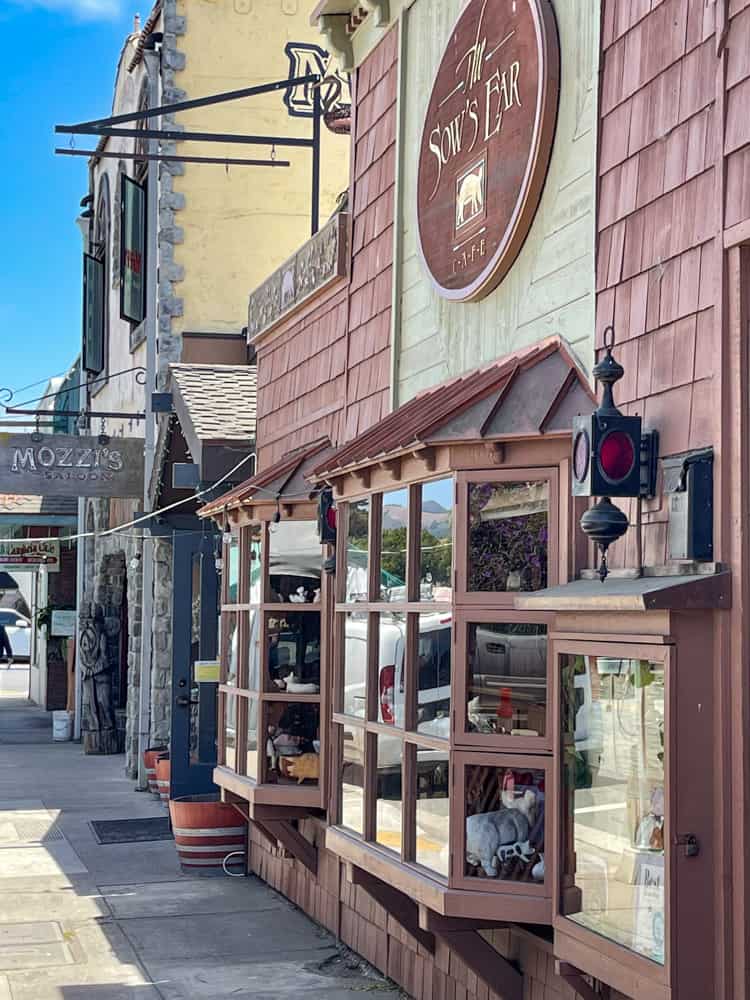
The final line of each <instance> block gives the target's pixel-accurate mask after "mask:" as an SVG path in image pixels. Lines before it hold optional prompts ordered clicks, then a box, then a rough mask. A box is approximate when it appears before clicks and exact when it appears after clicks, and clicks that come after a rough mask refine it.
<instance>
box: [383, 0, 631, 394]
mask: <svg viewBox="0 0 750 1000" xmlns="http://www.w3.org/2000/svg"><path fill="white" fill-rule="evenodd" d="M628 2H629V3H630V0H628ZM552 5H553V7H554V10H555V17H556V20H557V23H558V26H559V34H560V45H561V52H562V65H563V72H562V74H561V92H560V105H559V116H558V122H557V129H556V135H555V144H554V148H553V153H552V159H551V162H550V168H549V171H548V175H547V181H546V186H545V190H544V193H543V195H542V198H541V202H540V205H539V210H538V212H537V215H536V217H535V220H534V223H533V225H532V228H531V231H530V233H529V236H528V238H527V239H526V242H525V244H524V246H523V248H522V249H521V252H520V254H519V256H518V259H517V260H516V261H515V263H514V264H513V266H512V267H511V269H510V271H509V272H508V274H507V275H506V277H505V278H504V280H503V281H502V283H501V284H500V286H499V287H498V288H497V289H496V290H495V291H494V292H492V293H491V294H490V295H489V296H488V297H487V298H485V299H483V300H482V301H480V302H477V303H470V304H467V303H452V302H448V301H446V300H445V299H442V298H441V297H440V296H439V295H438V294H437V292H436V291H435V290H434V289H433V287H432V285H431V283H430V280H429V278H428V276H427V273H426V271H425V269H424V267H423V265H422V262H421V259H420V255H419V249H418V238H417V225H416V202H417V198H416V184H417V163H418V150H419V144H420V142H421V134H422V126H423V120H424V113H425V107H426V104H427V101H428V99H429V95H430V90H431V86H432V81H433V78H434V74H435V71H436V69H437V66H438V65H439V62H440V59H441V56H442V53H443V48H444V46H445V44H446V41H447V40H448V38H449V36H450V31H451V27H452V25H453V23H454V21H455V19H456V18H457V16H458V14H459V13H460V11H461V8H462V7H463V2H462V0H440V2H436V0H416V2H415V3H414V4H412V5H411V6H410V7H409V10H408V12H407V14H406V17H405V31H406V41H405V47H406V56H405V58H406V64H405V74H406V79H405V93H406V94H407V95H408V96H407V100H406V102H405V108H404V112H403V134H404V141H403V151H402V154H401V161H400V170H401V175H400V176H401V195H400V201H401V204H402V209H403V210H402V217H401V219H400V220H399V221H400V225H401V233H400V238H401V247H402V249H401V255H400V256H401V259H400V260H399V261H398V262H397V263H396V266H397V267H398V268H399V269H400V270H399V282H398V283H399V285H400V309H401V315H400V324H399V329H398V331H397V334H396V336H397V342H396V345H395V352H396V358H395V367H396V371H397V378H396V385H395V387H394V390H395V391H394V396H395V402H396V404H397V405H398V404H401V403H404V402H406V401H407V400H408V399H410V398H411V397H412V396H414V395H415V394H416V393H417V392H420V391H421V390H422V389H425V388H428V387H429V386H432V385H435V384H436V383H439V382H442V381H444V380H445V379H446V378H450V377H452V376H454V375H458V374H461V373H462V372H465V371H468V370H470V369H472V368H476V367H478V366H479V365H483V364H486V363H488V362H491V361H494V360H495V359H496V358H501V357H503V356H504V355H507V354H510V353H512V352H513V351H516V350H518V349H520V348H523V347H526V346H528V345H531V344H534V343H536V342H538V341H540V340H543V339H545V338H546V337H548V336H550V335H552V334H559V335H560V336H562V337H565V339H566V340H567V341H568V342H569V343H570V344H572V345H574V347H575V350H576V353H577V355H578V357H579V358H580V359H581V361H582V362H583V364H584V365H586V366H587V367H589V366H590V365H591V363H592V361H593V323H594V288H593V270H594V267H593V261H594V194H595V186H596V173H595V143H596V128H595V123H596V108H597V51H598V35H599V15H600V0H576V2H575V3H570V2H568V0H553V4H552ZM619 137H621V136H619ZM625 143H626V144H627V130H625ZM626 157H627V145H626V146H625V149H624V152H623V159H624V158H626Z"/></svg>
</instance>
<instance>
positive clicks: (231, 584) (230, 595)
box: [225, 535, 240, 604]
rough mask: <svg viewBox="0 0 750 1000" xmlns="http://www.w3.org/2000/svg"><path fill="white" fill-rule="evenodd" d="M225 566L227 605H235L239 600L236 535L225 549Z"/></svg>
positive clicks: (238, 558) (238, 560)
mask: <svg viewBox="0 0 750 1000" xmlns="http://www.w3.org/2000/svg"><path fill="white" fill-rule="evenodd" d="M225 552H226V560H227V561H226V566H227V574H228V579H227V604H237V603H238V602H239V599H240V543H239V539H238V538H237V536H236V535H232V540H231V541H230V543H229V545H227V546H226V547H225Z"/></svg>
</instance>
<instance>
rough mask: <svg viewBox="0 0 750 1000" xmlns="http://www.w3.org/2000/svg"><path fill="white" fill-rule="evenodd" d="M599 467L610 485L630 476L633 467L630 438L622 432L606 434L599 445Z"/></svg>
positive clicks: (632, 448) (633, 450)
mask: <svg viewBox="0 0 750 1000" xmlns="http://www.w3.org/2000/svg"><path fill="white" fill-rule="evenodd" d="M599 465H600V467H601V470H602V472H603V473H604V475H605V476H606V478H607V479H609V481H610V482H612V483H619V482H621V480H623V479H625V477H626V476H628V475H630V473H631V472H632V469H633V466H634V465H635V448H634V447H633V441H632V438H631V437H630V436H629V435H628V434H626V433H625V432H624V431H612V432H611V433H610V434H607V436H606V437H605V438H604V439H603V440H602V443H601V444H600V445H599Z"/></svg>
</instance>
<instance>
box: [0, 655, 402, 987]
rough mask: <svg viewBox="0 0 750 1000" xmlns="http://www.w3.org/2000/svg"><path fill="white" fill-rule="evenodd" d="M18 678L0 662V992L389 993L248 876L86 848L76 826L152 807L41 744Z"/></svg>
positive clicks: (165, 857)
mask: <svg viewBox="0 0 750 1000" xmlns="http://www.w3.org/2000/svg"><path fill="white" fill-rule="evenodd" d="M27 682H28V671H27V670H26V669H25V668H23V667H18V666H16V667H14V668H13V669H11V670H8V671H6V670H5V669H4V668H0V1000H152V998H153V1000H156V998H164V1000H192V998H195V1000H221V998H224V997H227V998H228V997H232V998H233V1000H237V998H243V997H253V998H267V1000H271V998H283V997H292V996H294V997H298V996H301V997H304V998H306V1000H323V998H326V1000H344V998H348V997H356V996H360V995H362V993H363V992H365V993H366V994H367V995H368V997H372V998H373V1000H395V998H396V997H397V996H398V995H399V994H398V993H397V992H396V991H395V990H393V989H391V988H390V987H389V985H388V984H387V983H385V982H384V981H383V980H380V979H378V978H376V977H375V976H374V974H373V975H372V976H368V975H366V974H363V972H362V971H361V969H360V968H352V969H349V967H348V965H347V959H346V956H341V955H340V953H339V951H338V949H337V947H336V942H335V941H334V939H333V938H332V937H331V936H330V935H329V934H328V933H327V932H325V931H323V930H322V929H320V928H319V927H317V926H316V925H315V924H313V923H312V922H311V921H310V920H308V919H307V918H306V917H305V916H304V915H303V914H302V913H301V912H300V911H298V910H297V909H295V908H294V907H293V906H291V905H290V904H289V903H287V902H286V901H285V900H284V899H283V898H282V897H280V896H278V895H277V894H276V893H274V892H273V891H272V890H270V889H269V888H268V887H267V886H265V885H264V884H263V883H261V882H260V881H258V880H256V879H254V878H249V879H230V878H225V877H214V878H205V877H204V878H191V877H187V876H184V875H182V874H181V873H180V870H179V867H178V864H177V858H176V854H175V849H174V845H173V844H172V843H171V842H168V841H167V842H165V841H161V842H158V841H157V842H152V843H140V844H119V845H106V846H102V845H99V844H98V843H97V842H96V840H95V838H94V836H93V833H92V831H91V827H90V826H89V820H91V819H125V818H133V817H148V816H161V815H164V811H163V809H162V807H161V806H160V805H159V804H158V803H157V802H156V801H155V800H154V798H153V797H152V796H151V795H149V794H147V793H138V792H135V791H134V790H133V784H132V782H130V781H128V780H126V779H125V777H124V775H123V764H122V758H120V757H98V758H97V757H85V756H84V755H83V754H82V752H81V750H80V748H79V746H78V745H76V744H73V743H65V744H54V743H52V741H51V734H52V723H51V717H50V716H49V714H48V713H46V712H42V711H40V710H38V709H36V708H34V707H31V706H29V704H28V703H27V702H26V700H25V692H26V685H27ZM353 964H354V963H352V965H353Z"/></svg>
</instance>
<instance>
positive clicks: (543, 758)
mask: <svg viewBox="0 0 750 1000" xmlns="http://www.w3.org/2000/svg"><path fill="white" fill-rule="evenodd" d="M446 479H452V480H453V484H452V517H453V523H452V554H453V566H452V572H451V581H452V588H451V594H452V600H451V601H421V600H416V599H415V598H417V597H419V596H420V575H421V566H420V561H421V560H420V551H421V498H422V488H423V487H424V486H425V485H427V484H429V483H431V482H441V481H445V480H446ZM534 479H539V480H544V481H546V482H547V483H548V484H549V485H548V490H549V513H548V545H549V552H548V559H547V566H548V571H547V577H548V580H547V583H548V586H549V585H552V584H553V583H556V582H558V580H559V579H560V578H561V576H564V575H565V570H564V566H565V565H567V564H566V563H564V562H563V559H565V560H567V558H568V555H567V549H566V551H565V552H564V553H563V552H562V551H561V550H562V549H563V547H564V546H563V545H562V543H561V539H562V538H563V537H565V535H566V529H567V525H565V526H563V525H562V524H561V516H562V512H561V505H560V502H559V481H560V470H559V467H557V466H555V467H543V468H538V467H533V468H528V469H526V468H514V469H513V470H502V471H498V470H488V469H478V470H472V471H461V472H459V471H451V472H446V471H441V472H440V473H435V475H433V476H427V477H425V478H423V479H422V478H420V479H419V480H418V481H416V482H410V483H406V484H399V483H394V484H393V485H392V486H391V485H390V484H389V485H385V484H383V485H382V486H379V487H378V488H377V489H374V490H372V491H363V492H358V493H356V494H353V495H351V496H347V497H346V498H345V499H344V500H342V501H340V503H339V507H338V516H339V531H340V532H341V535H340V537H343V539H344V540H345V541H344V544H341V545H339V546H338V551H337V573H336V577H337V587H336V597H337V600H336V603H335V605H334V623H333V630H334V635H335V643H334V661H333V668H332V689H333V709H334V710H333V711H332V713H331V721H330V731H331V737H330V743H331V749H332V756H331V760H332V762H333V763H332V769H331V784H330V789H331V791H330V797H329V808H330V814H331V817H332V819H333V824H332V825H333V826H335V827H340V829H341V832H342V833H343V834H344V835H345V836H347V837H351V838H354V839H355V840H357V841H360V842H361V843H362V847H363V849H365V850H367V851H375V852H379V853H380V854H382V855H383V856H384V857H385V858H390V859H391V861H392V863H394V864H397V865H399V866H401V867H403V868H406V869H409V870H411V871H412V872H413V874H414V875H417V876H420V877H425V876H426V877H428V878H429V879H430V880H432V881H433V882H435V883H437V884H438V885H442V886H444V887H445V889H446V890H448V889H449V888H451V889H460V890H462V891H463V890H470V891H472V892H477V891H480V892H486V891H489V892H493V893H494V892H497V893H506V894H509V895H513V894H516V895H518V896H522V897H524V898H525V899H526V901H527V903H528V905H529V906H531V908H532V910H533V912H535V913H536V914H537V916H538V918H539V919H545V920H547V921H549V920H550V919H551V905H552V903H551V897H552V888H551V887H552V884H553V883H552V881H551V877H550V871H549V868H548V869H547V870H546V876H545V881H544V883H543V885H541V886H540V885H535V884H529V883H513V882H510V881H505V882H500V884H499V885H493V886H492V887H491V888H490V887H488V885H487V884H486V883H489V882H491V881H492V880H489V879H488V880H481V879H474V878H465V877H463V874H462V873H461V875H460V876H458V875H457V874H456V873H453V872H451V873H450V874H449V876H448V877H445V876H443V875H442V874H441V873H439V872H437V871H434V870H432V869H430V868H427V867H425V866H423V865H420V864H419V863H418V862H417V861H416V803H417V799H416V795H417V774H418V757H417V754H418V748H420V747H422V748H424V749H428V750H429V749H434V750H436V751H438V752H441V753H445V754H446V755H447V757H448V762H449V772H450V774H449V782H450V784H449V803H450V805H449V832H448V845H449V849H450V852H451V856H452V858H454V857H456V845H457V844H461V845H463V842H464V839H465V822H464V820H463V810H464V803H463V800H462V799H461V800H460V802H461V804H460V807H457V806H456V805H455V803H456V802H457V801H459V798H458V794H457V785H456V780H457V778H456V776H457V774H458V770H459V765H460V767H463V763H462V762H464V761H467V760H469V761H471V760H475V759H476V760H482V761H485V762H487V763H488V764H489V765H493V766H497V767H503V766H509V765H510V763H513V764H515V763H517V762H518V763H521V762H524V763H525V766H526V767H529V768H534V769H537V770H543V771H544V772H545V787H546V788H549V789H550V791H549V793H548V796H549V798H548V801H547V804H546V808H545V824H546V830H545V842H546V840H547V838H548V837H549V836H550V832H549V831H550V829H552V826H551V824H553V823H554V811H555V810H554V808H553V803H554V793H553V792H552V786H553V785H554V781H555V779H554V765H553V756H552V755H553V748H554V742H553V741H554V735H553V727H552V711H553V704H552V701H553V700H552V694H551V682H552V670H551V665H552V639H551V634H550V633H551V630H552V626H553V622H554V616H553V615H552V614H527V613H523V612H517V611H515V609H514V606H513V602H514V599H515V596H516V592H515V591H513V592H507V593H503V594H492V593H484V592H483V593H467V592H466V590H465V589H464V590H461V589H460V588H461V586H462V585H463V586H464V588H465V584H466V580H467V575H468V574H467V572H466V569H467V565H466V558H467V555H468V503H467V492H468V484H469V483H470V482H477V481H481V482H498V483H500V482H524V481H527V480H534ZM404 488H406V489H407V490H408V503H409V509H408V531H407V559H406V576H407V579H406V596H407V598H408V600H406V601H381V600H380V578H381V551H382V512H383V497H384V496H386V495H387V494H388V493H391V492H397V491H400V490H402V489H404ZM364 499H368V500H369V502H370V518H369V528H368V600H367V601H358V602H346V601H345V599H344V598H345V593H346V570H347V551H346V550H347V541H346V540H347V539H348V526H349V509H350V508H349V505H350V504H352V503H357V502H360V501H362V500H364ZM562 529H565V530H562ZM462 560H463V563H464V571H463V573H461V572H459V567H460V565H461V561H462ZM352 612H354V613H361V614H365V615H367V619H368V642H367V655H366V666H365V670H366V674H365V679H364V687H365V715H364V718H360V717H357V716H351V715H348V714H345V713H344V712H343V711H342V710H341V709H342V707H343V685H344V656H345V627H346V626H345V622H346V616H347V614H351V613H352ZM381 614H397V615H403V616H404V621H405V623H406V629H405V634H406V638H405V647H404V679H405V690H404V701H403V704H404V722H403V726H401V725H392V724H384V723H382V722H380V721H379V690H378V667H379V663H380V657H379V645H378V643H379V636H380V628H379V615H381ZM441 614H442V615H446V614H447V615H449V616H450V627H451V632H452V636H451V684H450V692H451V695H450V697H451V706H450V719H449V733H448V737H447V738H441V737H435V736H431V735H428V734H426V733H423V732H420V731H418V729H417V725H418V721H417V708H418V688H417V683H418V682H417V672H416V669H415V663H416V651H417V641H418V637H419V634H420V632H419V616H420V615H441ZM473 621H490V622H492V621H497V622H505V621H518V622H529V623H537V624H544V625H547V628H548V633H547V641H548V646H547V665H548V666H547V708H546V721H547V725H546V735H545V736H544V737H539V738H536V737H527V736H509V737H487V736H478V737H473V738H472V737H470V736H469V735H468V734H466V733H464V732H459V726H460V727H461V729H463V719H464V711H465V703H466V702H465V696H466V687H467V680H466V670H465V669H462V668H461V664H463V663H465V656H466V632H465V628H466V625H467V624H468V623H470V622H473ZM374 637H377V641H375V638H374ZM459 710H460V712H461V717H460V723H459V721H458V719H459ZM343 727H350V728H352V729H356V730H357V731H358V732H359V733H360V734H361V742H362V746H363V750H364V752H363V767H364V815H363V833H362V834H361V835H360V834H359V833H358V832H356V831H353V830H351V829H350V828H349V827H344V826H343V825H342V812H341V772H340V762H341V760H342V744H341V739H342V737H341V734H342V733H343V731H344V728H343ZM381 735H382V736H390V737H396V738H399V739H400V740H401V743H402V747H403V764H402V810H401V815H402V823H401V851H400V852H396V851H394V850H393V849H392V848H390V847H387V846H384V845H383V844H381V843H379V842H378V841H377V840H376V818H377V814H376V810H377V781H378V774H377V755H376V746H377V744H376V742H375V741H376V738H377V737H378V736H381ZM537 754H538V756H537ZM462 773H463V772H462ZM459 811H460V813H461V816H462V819H461V822H460V823H459V822H458V821H457V816H458V813H459ZM461 849H463V848H461ZM461 857H463V855H461ZM462 872H463V870H462ZM476 883H481V884H476Z"/></svg>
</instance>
